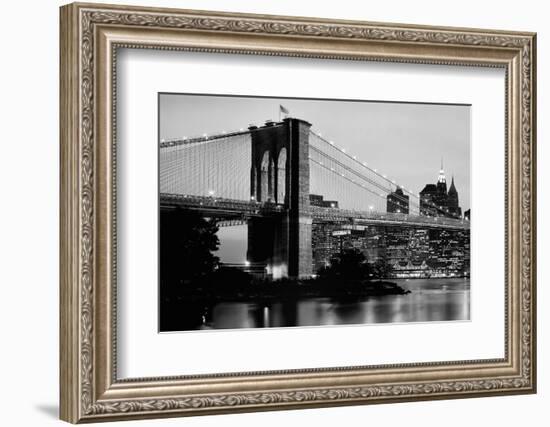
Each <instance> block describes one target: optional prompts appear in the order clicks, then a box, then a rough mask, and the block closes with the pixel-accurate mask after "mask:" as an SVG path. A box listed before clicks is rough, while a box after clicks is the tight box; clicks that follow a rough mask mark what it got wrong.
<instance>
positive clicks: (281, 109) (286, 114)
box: [279, 104, 290, 121]
mask: <svg viewBox="0 0 550 427" xmlns="http://www.w3.org/2000/svg"><path fill="white" fill-rule="evenodd" d="M289 114H290V111H288V110H287V109H286V108H285V107H283V106H282V105H281V104H279V121H281V115H284V118H285V119H286V118H287V117H288V115H289Z"/></svg>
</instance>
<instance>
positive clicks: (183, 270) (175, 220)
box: [159, 209, 220, 295]
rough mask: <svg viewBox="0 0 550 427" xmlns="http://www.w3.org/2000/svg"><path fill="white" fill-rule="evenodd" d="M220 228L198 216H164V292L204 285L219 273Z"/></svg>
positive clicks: (174, 212) (186, 213)
mask: <svg viewBox="0 0 550 427" xmlns="http://www.w3.org/2000/svg"><path fill="white" fill-rule="evenodd" d="M217 232H218V226H217V225H216V224H215V223H214V222H211V221H208V220H206V219H204V218H203V217H202V216H200V215H199V214H198V213H196V212H193V211H189V210H183V209H174V210H170V211H164V212H163V211H161V214H160V261H159V262H160V283H161V292H162V291H164V292H163V293H164V294H165V295H166V292H169V293H172V292H177V289H178V288H180V287H181V286H182V285H183V286H185V285H186V284H194V285H196V284H200V283H201V282H203V281H204V280H206V279H208V277H209V276H210V275H212V273H213V272H214V271H215V269H216V267H217V266H218V263H219V258H218V257H217V256H215V255H214V254H213V252H215V251H217V250H218V248H219V244H220V242H219V240H218V236H217V235H216V233H217Z"/></svg>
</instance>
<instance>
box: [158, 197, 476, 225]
mask: <svg viewBox="0 0 550 427" xmlns="http://www.w3.org/2000/svg"><path fill="white" fill-rule="evenodd" d="M160 205H161V207H163V208H175V207H181V208H186V209H192V210H197V211H201V212H203V213H204V214H205V215H213V216H217V217H220V218H224V219H231V218H249V217H261V216H272V215H277V214H282V213H284V212H285V211H286V209H285V207H284V205H282V204H276V203H268V202H264V203H261V202H257V201H246V200H233V199H225V198H219V197H206V196H190V195H179V194H168V193H161V195H160ZM309 209H310V214H311V216H312V219H313V222H353V223H358V224H372V225H388V226H391V225H395V226H408V227H428V228H447V229H454V230H469V229H470V221H468V220H463V219H453V218H444V217H429V216H424V215H407V214H400V213H386V212H375V211H372V212H365V211H355V210H347V209H338V208H325V207H319V206H310V208H309Z"/></svg>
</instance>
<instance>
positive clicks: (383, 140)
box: [159, 94, 470, 249]
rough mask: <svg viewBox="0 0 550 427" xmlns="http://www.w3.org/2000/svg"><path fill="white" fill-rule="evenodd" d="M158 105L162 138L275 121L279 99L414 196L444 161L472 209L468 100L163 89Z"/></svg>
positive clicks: (461, 196)
mask: <svg viewBox="0 0 550 427" xmlns="http://www.w3.org/2000/svg"><path fill="white" fill-rule="evenodd" d="M159 104H160V105H159V108H160V114H159V117H160V123H159V126H160V129H159V133H160V138H161V139H171V138H178V137H183V136H186V137H193V136H199V135H202V134H204V133H207V134H209V135H212V134H215V133H221V132H222V131H232V130H238V129H240V128H245V129H246V128H247V127H248V126H249V125H250V124H256V125H262V124H263V123H264V122H265V121H266V120H275V121H277V120H279V105H283V106H284V107H285V108H286V109H288V110H289V112H290V116H291V117H296V118H300V119H304V120H306V121H308V122H309V123H311V124H312V129H313V130H315V131H316V132H320V133H322V135H323V137H325V138H327V139H328V140H332V141H334V143H335V144H336V145H338V146H340V147H343V148H345V149H346V152H347V153H350V154H352V155H355V156H357V159H358V160H360V161H362V162H363V161H364V162H367V163H368V164H369V166H371V167H373V168H377V170H378V171H379V172H381V173H383V174H386V175H387V176H388V177H389V178H390V179H394V180H395V181H396V182H397V183H399V184H400V185H402V186H404V187H406V188H408V189H410V190H412V191H413V192H414V193H416V194H417V195H418V193H419V192H420V191H421V190H422V188H424V186H425V185H426V184H427V183H435V182H436V181H437V177H438V173H439V169H440V164H441V161H443V167H444V170H445V174H446V177H447V186H449V185H450V183H451V177H452V176H454V180H455V186H456V189H457V191H458V195H459V204H460V206H461V207H462V210H463V211H465V210H466V209H469V208H470V106H467V105H448V104H414V103H388V102H373V101H340V100H311V99H288V98H285V99H281V98H258V97H254V98H249V97H237V96H210V95H181V94H161V95H160V96H159ZM235 231H236V230H235ZM233 237H235V236H233ZM233 237H232V236H230V235H229V236H227V238H228V239H230V240H231V239H232V238H233ZM222 249H223V248H222Z"/></svg>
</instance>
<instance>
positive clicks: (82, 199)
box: [60, 4, 536, 423]
mask: <svg viewBox="0 0 550 427" xmlns="http://www.w3.org/2000/svg"><path fill="white" fill-rule="evenodd" d="M535 41H536V38H535V34H533V33H519V32H504V31H489V30H474V29H457V28H435V27H421V26H409V25H398V24H380V23H367V22H353V21H329V20H322V19H312V18H296V17H281V16H263V15H243V14H230V13H217V12H200V11H187V10H174V9H156V8H136V7H126V6H111V5H96V4H71V5H67V6H63V7H62V8H61V39H60V42H61V49H60V51H61V84H60V92H61V93H60V109H61V112H60V136H61V166H62V169H61V206H60V208H61V209H60V210H61V219H60V228H61V237H60V255H61V256H60V258H61V261H60V262H61V265H60V286H61V287H60V317H61V319H60V324H61V330H60V338H61V339H60V341H61V343H60V346H61V349H60V350H61V351H60V384H61V396H60V402H61V405H60V406H61V411H60V415H61V418H62V419H63V420H66V421H69V422H73V423H77V422H90V421H106V420H117V419H128V418H153V417H167V416H181V415H199V414H213V413H227V412H238V411H241V412H242V411H258V410H275V409H286V408H305V407H320V406H329V405H351V404H365V403H382V402H399V401H410V400H426V399H442V398H458V397H475V396H486V395H497V394H519V393H533V392H535V390H536V339H535V326H536V317H535V311H536V310H535V276H536V275H535V271H536V264H535V246H536V242H535V236H536V223H535V219H536V218H535V212H536V204H535V200H536V199H535V193H536V191H535V190H536V186H535V80H536V79H535ZM121 47H125V48H138V49H143V48H148V49H170V50H190V51H203V52H223V53H227V54H232V53H233V54H234V53H240V54H251V55H284V56H298V57H314V58H327V59H329V58H330V59H345V60H363V61H364V60H369V61H392V62H406V63H422V64H445V65H471V66H483V67H503V68H505V69H506V90H505V91H504V92H505V93H504V96H505V97H506V106H507V108H506V110H507V113H506V114H507V117H506V139H507V140H506V145H505V149H506V176H505V177H503V178H504V179H505V185H506V212H504V215H505V217H506V230H504V232H505V240H506V250H505V252H506V253H505V258H506V272H505V277H506V283H505V288H506V289H505V292H506V307H505V313H506V316H505V317H506V322H505V323H506V324H505V336H506V340H505V341H506V342H505V344H504V345H505V357H504V358H503V359H498V360H471V361H456V362H433V363H421V364H404V365H383V366H355V367H335V368H328V369H308V370H290V371H270V372H249V373H242V374H223V373H220V374H219V375H203V376H189V377H173V378H141V379H132V380H119V379H117V376H116V286H115V285H116V182H115V176H116V149H115V148H116V145H115V144H116V141H115V137H116V114H115V113H116V109H115V106H116V73H115V65H116V51H117V49H118V48H121Z"/></svg>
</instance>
